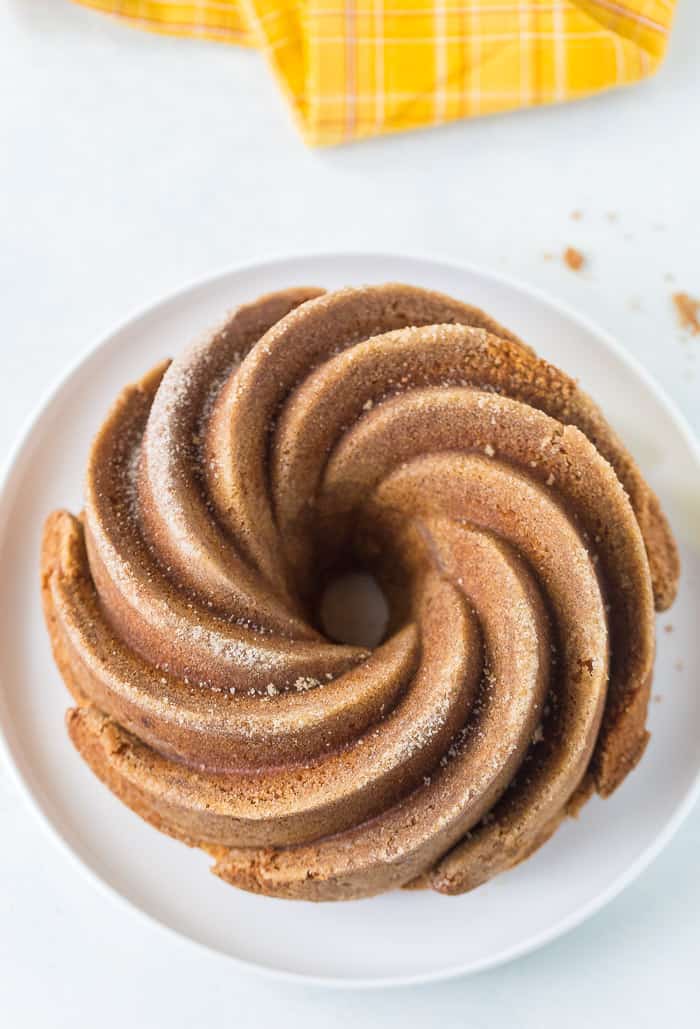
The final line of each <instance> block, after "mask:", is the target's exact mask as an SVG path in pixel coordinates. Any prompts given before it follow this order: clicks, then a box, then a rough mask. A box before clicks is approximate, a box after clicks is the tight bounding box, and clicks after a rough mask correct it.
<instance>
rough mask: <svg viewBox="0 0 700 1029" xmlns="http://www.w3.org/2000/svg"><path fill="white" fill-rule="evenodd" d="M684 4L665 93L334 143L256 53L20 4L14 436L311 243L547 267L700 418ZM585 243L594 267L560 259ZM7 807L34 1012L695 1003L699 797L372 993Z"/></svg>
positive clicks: (6, 1020)
mask: <svg viewBox="0 0 700 1029" xmlns="http://www.w3.org/2000/svg"><path fill="white" fill-rule="evenodd" d="M679 7H680V10H679V12H678V17H677V25H676V31H675V35H674V38H673V44H672V47H671V52H670V55H669V57H668V60H667V63H666V64H665V66H664V67H663V69H662V70H661V72H660V73H659V75H658V76H657V77H656V78H655V79H654V80H652V81H650V82H649V83H647V84H644V85H643V86H641V87H637V88H634V89H631V90H628V91H625V92H618V93H617V94H614V95H612V94H611V95H608V96H606V97H602V98H596V99H594V100H591V101H587V102H583V103H580V104H578V105H576V106H569V107H566V108H560V109H548V110H541V111H536V112H528V113H524V114H517V115H512V116H510V115H509V116H503V117H499V118H493V119H489V120H484V121H481V122H472V123H462V124H456V125H452V126H448V127H444V128H438V129H434V130H431V131H427V132H423V133H419V134H413V135H407V136H404V137H401V138H394V139H391V140H382V141H373V142H369V143H363V144H356V145H354V146H352V147H346V148H338V149H333V150H325V151H316V152H314V151H310V150H307V149H305V148H304V146H303V144H302V143H301V142H300V140H299V139H298V137H297V135H296V133H295V130H294V128H293V127H292V125H291V123H290V120H289V118H288V115H287V112H286V110H285V109H284V104H283V101H282V100H281V98H280V96H279V95H278V92H277V89H276V86H275V85H274V83H273V82H272V80H271V79H270V77H269V75H268V72H267V69H266V68H265V67H264V66H263V64H262V62H261V60H260V59H259V57H258V56H257V55H256V54H253V53H248V52H242V51H237V50H236V49H233V48H229V47H226V46H220V45H216V44H211V43H199V42H193V41H187V40H174V39H167V38H164V37H158V36H150V35H146V34H141V33H139V32H135V31H133V30H131V29H129V28H126V27H124V26H122V25H120V24H116V23H114V22H112V21H110V20H109V19H106V18H104V17H102V16H100V15H97V14H93V13H92V12H89V11H86V10H84V9H81V8H78V7H73V6H72V5H70V4H68V3H66V2H64V0H1V2H0V96H1V97H2V99H1V100H0V296H1V297H2V316H3V326H2V336H0V350H1V356H2V361H3V377H2V379H1V380H0V401H1V402H0V456H1V457H4V455H5V454H6V452H7V450H8V448H9V446H10V444H11V441H12V439H13V437H14V436H15V435H16V433H17V431H18V427H19V425H20V423H21V422H22V420H23V419H24V418H25V416H26V415H27V414H28V412H29V411H30V410H31V409H32V407H33V405H34V404H35V401H36V399H37V398H38V396H39V395H40V394H41V393H42V392H43V391H44V390H45V388H46V387H47V386H48V385H49V384H50V383H51V382H52V380H53V379H54V378H55V377H56V376H57V375H59V374H60V373H61V372H62V371H63V370H64V368H65V366H66V364H67V363H68V362H70V361H73V359H74V358H75V356H76V355H77V354H79V353H80V351H81V350H83V349H84V348H85V347H86V346H88V344H90V343H91V342H92V341H93V340H95V339H96V338H98V337H99V336H100V335H101V334H103V333H104V332H105V331H106V330H107V329H109V328H110V327H111V326H112V325H113V324H114V323H115V322H117V321H120V320H122V319H123V318H124V317H125V315H126V314H128V313H129V312H130V311H131V310H133V309H134V308H136V307H139V306H140V305H143V304H145V303H147V302H148V301H150V300H151V299H152V298H155V297H156V296H158V295H159V294H162V293H164V292H168V291H170V290H172V289H174V288H176V287H178V286H179V285H181V284H182V283H183V282H184V281H186V280H190V279H192V278H195V277H199V276H202V275H205V274H206V273H208V272H209V271H211V270H213V269H217V268H220V267H222V266H224V265H228V264H235V263H240V262H246V261H248V260H251V259H255V258H260V257H264V256H269V255H271V254H274V253H281V252H284V253H288V252H293V251H303V250H310V249H316V250H320V249H392V250H402V251H413V252H418V253H426V252H427V253H432V252H434V253H440V254H443V255H445V256H448V257H452V258H455V259H458V260H466V261H470V262H474V263H478V264H481V265H483V266H486V267H491V268H494V269H496V270H502V271H506V272H508V273H509V274H512V275H513V276H515V277H517V278H520V279H523V280H526V281H528V282H531V283H533V284H535V285H538V286H540V287H543V288H545V289H547V290H549V291H550V292H552V293H553V294H555V295H557V296H559V297H561V298H562V299H565V300H567V301H568V302H570V303H571V304H572V305H574V306H575V307H577V308H579V309H580V310H581V311H583V312H585V313H586V314H588V315H589V316H591V317H592V318H594V319H595V320H597V321H598V322H600V324H602V325H603V326H605V327H606V328H607V329H609V330H611V331H612V332H613V333H615V334H616V335H617V336H618V338H619V339H620V340H621V341H622V342H623V343H624V344H625V346H627V347H628V348H629V349H630V350H631V351H632V352H633V353H634V354H635V355H636V356H637V357H638V358H639V359H640V361H641V362H642V363H643V364H644V365H645V366H646V367H647V368H648V369H649V370H650V371H651V372H652V373H653V374H654V375H655V376H656V378H657V379H658V380H659V381H660V382H661V383H662V385H663V386H664V387H665V389H666V390H667V391H668V393H669V394H670V395H671V396H672V397H673V398H674V399H675V400H676V402H677V403H678V405H679V406H680V408H681V409H682V410H683V411H684V412H685V414H686V416H687V417H688V418H689V419H690V421H691V422H692V423H693V425H694V428H695V430H696V431H700V378H699V376H700V367H699V366H700V361H699V360H698V355H699V354H700V339H696V340H694V341H693V340H689V339H688V338H687V337H686V338H683V336H682V334H681V333H680V331H679V329H678V326H677V323H676V320H675V317H674V313H673V309H672V305H671V300H670V295H671V292H672V291H673V290H674V289H685V290H687V291H688V292H690V293H693V292H694V293H695V294H696V295H697V294H699V293H700V171H699V169H700V136H699V132H700V120H699V118H698V111H700V62H699V61H698V56H697V55H698V47H699V45H700V42H699V41H700V4H699V3H697V2H694V0H681V2H680V4H679ZM575 210H580V211H581V212H583V217H582V219H581V220H580V221H575V220H572V219H571V217H570V215H571V212H573V211H575ZM610 214H613V215H615V219H614V220H613V219H611V217H610ZM569 244H571V245H574V246H578V247H579V248H580V249H581V250H582V251H583V252H584V253H585V254H586V255H587V257H588V264H587V267H586V270H585V271H584V272H581V273H578V274H577V273H574V272H572V271H570V270H569V269H568V268H566V267H564V265H563V264H562V262H561V261H560V260H559V257H558V255H559V254H560V253H561V251H562V249H563V248H564V247H565V246H567V245H569ZM547 253H552V254H554V255H557V257H556V259H555V260H545V257H544V255H545V254H547ZM671 275H672V276H674V282H671V281H669V280H668V276H671ZM533 342H535V343H536V341H533ZM2 603H3V604H5V603H11V598H8V597H2ZM0 616H1V614H0ZM0 825H1V826H2V831H1V833H2V834H1V837H0V838H1V840H2V846H1V847H0V1023H1V1024H2V1025H4V1026H7V1027H8V1029H23V1027H32V1029H35V1027H42V1029H43V1027H51V1029H60V1027H63V1026H71V1027H72V1029H82V1027H88V1026H90V1027H92V1026H99V1027H105V1029H111V1027H117V1026H118V1027H119V1029H124V1027H125V1026H131V1025H133V1026H149V1027H156V1029H158V1027H161V1026H163V1027H165V1026H167V1027H168V1029H177V1027H180V1026H183V1027H184V1026H187V1027H189V1026H192V1025H195V1024H199V1025H213V1024H216V1025H235V1026H237V1027H240V1029H246V1027H248V1026H251V1027H252V1026H267V1025H270V1026H272V1025H277V1024H279V1023H282V1024H285V1025H288V1026H302V1025H303V1026H304V1027H305V1029H315V1027H321V1026H324V1027H325V1026H328V1025H329V1024H337V1025H350V1024H353V1025H362V1026H382V1027H383V1026H387V1027H392V1026H399V1025H400V1026H402V1027H409V1029H410V1027H411V1026H414V1025H415V1026H418V1025H438V1024H439V1025H443V1026H445V1027H452V1026H469V1027H480V1026H489V1027H496V1029H498V1027H500V1026H504V1027H505V1026H507V1027H512V1026H518V1027H523V1029H527V1027H531V1026H532V1027H535V1026H537V1027H538V1029H540V1027H544V1029H547V1027H549V1026H555V1025H557V1026H558V1025H559V1024H561V1023H562V1021H563V1023H564V1024H565V1025H567V1026H568V1027H578V1026H588V1025H590V1024H595V1025H596V1026H603V1027H607V1026H619V1025H625V1024H632V1019H633V1020H634V1024H635V1025H637V1026H656V1025H657V1024H667V1025H674V1026H680V1027H685V1026H691V1025H692V1026H695V1025H697V1020H696V1019H697V1009H696V1005H697V1000H698V967H699V966H698V958H700V873H699V871H698V858H697V855H698V851H699V850H700V810H697V809H696V810H695V812H694V813H693V814H692V815H691V817H690V818H689V820H688V821H687V822H686V824H685V826H684V827H683V828H682V829H681V831H680V832H679V833H678V835H677V837H676V838H675V839H674V840H673V842H672V843H671V844H670V846H669V847H668V849H667V850H666V851H665V852H664V853H663V854H662V856H661V857H660V858H659V859H658V860H657V861H656V862H655V863H654V865H653V866H652V867H651V868H650V869H648V870H647V871H646V872H645V873H644V874H643V875H642V877H641V878H640V879H639V880H638V881H637V882H636V883H635V884H634V885H633V886H632V887H630V888H629V889H628V890H627V891H626V892H625V893H624V894H623V895H622V896H621V897H619V898H618V899H617V900H616V901H614V902H613V903H612V904H610V906H609V907H608V908H607V909H606V910H605V911H603V912H602V913H600V914H598V915H597V916H596V917H595V918H593V919H592V920H591V921H589V922H588V923H587V924H586V925H584V926H583V927H581V928H579V929H578V930H576V931H574V932H573V933H571V934H570V935H569V936H567V937H565V938H564V939H562V940H560V941H558V942H557V943H554V944H552V945H550V946H549V947H547V948H545V949H544V950H542V951H540V952H539V953H537V954H535V955H533V956H531V957H528V958H526V959H523V960H520V961H518V962H516V963H514V964H511V965H509V966H507V967H505V968H502V969H498V970H495V971H493V972H490V973H486V974H482V975H479V976H475V977H472V978H470V979H464V980H461V981H459V980H458V981H455V982H451V983H447V984H442V985H438V986H431V987H421V988H413V989H410V990H393V991H383V992H373V993H349V992H333V991H328V990H320V989H315V988H314V989H309V988H303V987H296V986H290V985H277V984H276V983H274V982H271V981H269V980H267V979H263V978H261V977H258V976H255V975H249V974H242V973H240V972H239V971H238V970H237V969H235V968H234V967H232V966H231V964H230V963H229V962H227V961H226V960H225V959H224V958H217V957H212V956H207V955H204V954H202V953H200V952H199V951H198V950H196V949H195V948H193V947H191V946H190V945H188V944H187V943H186V942H184V941H183V942H179V941H178V940H176V939H173V938H171V937H170V936H168V935H166V934H165V933H164V932H163V931H161V930H159V929H158V928H156V927H154V926H153V927H152V926H149V925H147V924H144V922H143V921H142V920H140V919H139V918H137V917H136V916H135V915H132V914H130V913H128V912H126V911H124V910H122V909H121V908H119V907H117V906H116V905H115V904H114V903H113V902H111V901H110V900H109V899H107V898H106V897H105V896H103V895H101V894H99V893H98V892H96V890H95V889H94V888H93V887H92V886H91V885H90V884H88V883H87V882H85V881H84V880H83V879H82V877H81V875H80V873H79V872H78V871H77V870H76V869H75V868H74V867H73V866H72V865H71V864H69V863H68V861H67V860H66V859H65V858H64V857H63V856H62V855H61V854H60V853H58V852H57V851H56V850H55V849H54V847H53V845H52V844H51V843H50V842H49V841H48V840H47V839H46V838H45V836H44V834H43V832H42V831H41V829H40V828H39V826H38V825H37V824H36V823H35V820H34V818H33V816H32V815H31V813H30V812H29V811H27V810H26V809H25V806H24V803H23V802H22V800H21V798H20V797H19V795H18V793H17V792H16V789H15V787H14V785H13V784H12V782H11V780H10V778H9V776H8V774H7V772H6V770H5V769H4V768H2V767H0ZM468 931H469V927H468V926H465V932H468ZM320 942H321V943H322V941H320Z"/></svg>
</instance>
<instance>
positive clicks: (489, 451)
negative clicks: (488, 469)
mask: <svg viewBox="0 0 700 1029" xmlns="http://www.w3.org/2000/svg"><path fill="white" fill-rule="evenodd" d="M484 453H485V454H486V456H487V457H493V455H494V454H495V453H496V451H495V450H494V449H493V447H492V446H491V444H490V443H487V444H486V446H485V447H484Z"/></svg>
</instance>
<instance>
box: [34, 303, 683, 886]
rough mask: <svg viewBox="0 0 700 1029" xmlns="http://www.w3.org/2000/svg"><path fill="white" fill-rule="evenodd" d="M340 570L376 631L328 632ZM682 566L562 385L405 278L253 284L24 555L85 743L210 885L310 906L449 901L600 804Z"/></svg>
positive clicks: (93, 762)
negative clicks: (192, 853)
mask: <svg viewBox="0 0 700 1029" xmlns="http://www.w3.org/2000/svg"><path fill="white" fill-rule="evenodd" d="M353 569H354V570H358V569H362V570H364V571H366V572H368V573H371V575H372V576H374V578H375V579H376V582H377V583H378V584H379V586H380V587H381V590H382V592H383V595H384V597H385V598H386V603H387V608H388V620H387V626H386V630H385V632H384V635H383V637H382V639H381V640H380V642H379V644H378V645H377V646H374V647H362V646H356V645H350V644H348V643H344V642H342V641H341V642H339V641H338V639H336V640H333V639H330V638H328V633H327V632H326V633H324V631H323V629H322V625H323V622H322V620H321V618H320V615H319V610H320V604H321V597H322V595H323V591H324V589H326V588H327V586H328V584H329V583H332V582H334V581H337V579H338V576H340V575H341V574H344V573H346V572H347V571H348V570H353ZM678 573H679V569H678V558H677V553H676V548H675V545H674V541H673V538H672V536H671V533H670V531H669V527H668V524H667V522H666V519H665V518H664V515H663V513H662V511H661V508H660V506H659V503H658V501H657V499H656V497H655V496H654V494H653V493H652V492H651V490H650V489H649V487H648V486H647V485H646V483H645V482H644V480H643V478H642V476H641V475H640V472H639V470H638V468H637V466H636V465H635V463H634V461H633V459H632V458H631V456H630V455H629V454H628V452H627V451H626V450H625V448H624V446H623V444H622V443H621V442H620V440H619V439H618V437H617V436H616V434H615V433H614V432H613V430H612V429H611V428H610V426H609V425H608V423H607V422H606V421H605V419H604V418H603V416H602V414H601V412H600V411H599V409H598V408H597V407H596V406H595V404H594V403H593V402H592V401H591V400H590V399H589V397H588V396H586V394H585V393H583V391H582V390H581V389H579V388H578V386H577V385H576V383H575V382H574V381H573V380H572V379H570V378H569V377H568V376H566V375H565V374H564V373H563V372H561V371H559V370H558V369H557V368H555V367H553V366H552V365H550V364H548V363H546V362H545V361H543V360H541V359H539V358H538V357H537V356H536V354H535V352H534V351H533V350H532V349H531V348H530V347H529V346H527V345H526V344H525V343H523V342H521V341H520V340H519V339H518V338H517V337H516V336H514V335H513V334H512V333H511V332H509V331H508V330H506V329H505V328H503V327H502V326H500V325H498V324H497V323H496V322H495V321H493V320H492V319H491V318H489V317H488V316H487V315H486V314H484V313H483V312H482V311H479V310H477V309H476V308H473V307H470V306H468V305H467V304H464V303H461V302H459V301H457V300H453V299H451V298H449V297H446V296H442V295H439V294H437V293H433V292H429V291H426V290H423V289H418V288H414V287H409V286H404V285H385V286H372V287H365V288H359V289H343V290H339V291H337V292H332V293H324V292H323V291H322V290H319V289H290V290H287V291H284V292H280V293H276V294H271V295H268V296H264V297H262V298H261V299H259V300H257V301H256V302H254V303H252V304H250V305H247V306H244V307H241V308H240V309H238V310H237V311H236V312H235V313H234V314H233V315H232V316H231V317H230V318H229V320H228V321H227V322H226V323H225V324H224V325H223V326H222V327H221V328H220V329H218V331H216V332H214V333H213V335H211V336H210V337H208V338H206V339H204V340H203V341H200V342H197V343H196V344H195V345H194V346H193V347H191V348H190V349H189V350H188V351H187V352H186V353H184V354H183V355H182V356H181V357H179V358H178V359H176V360H174V361H173V362H172V363H171V364H168V363H164V364H162V365H160V366H158V367H157V368H155V369H153V371H151V372H149V373H148V374H147V375H146V376H145V378H143V379H142V380H141V381H140V382H138V383H137V384H136V385H132V386H128V387H127V388H126V389H125V390H124V391H123V392H122V393H121V394H120V396H119V397H118V398H117V400H116V403H115V404H114V406H113V408H112V410H111V412H110V413H109V415H108V417H107V420H106V421H105V423H104V424H103V426H102V428H101V429H100V431H99V433H98V435H97V438H96V440H95V442H94V445H93V447H92V451H91V454H90V458H89V464H88V470H87V483H86V495H85V509H84V511H83V513H82V514H81V515H80V516H79V517H74V516H73V515H71V514H69V513H67V512H65V511H57V512H54V513H53V514H51V515H50V517H49V519H48V521H47V524H46V528H45V533H44V539H43V551H42V585H43V597H44V607H45V613H46V620H47V624H48V628H49V633H50V636H51V642H52V646H53V651H54V655H55V659H56V662H57V665H58V668H59V670H60V672H61V674H62V676H63V678H64V680H65V682H66V684H67V686H68V689H69V690H70V692H71V694H72V696H73V698H74V701H75V704H76V706H75V707H74V708H72V709H71V710H70V711H69V712H68V718H67V722H68V732H69V734H70V737H71V739H72V741H73V743H74V744H75V746H76V748H77V749H78V751H79V753H80V754H81V755H82V757H83V758H84V759H85V761H87V763H88V764H89V765H90V767H91V768H92V769H93V771H94V772H95V774H96V775H97V776H98V777H99V778H100V779H101V780H102V781H103V782H105V783H106V784H107V785H108V786H109V787H110V789H111V790H112V791H113V792H114V793H115V794H116V795H117V796H118V797H119V798H121V800H122V801H123V802H124V803H125V804H127V805H128V806H129V807H130V808H132V809H133V810H134V811H135V812H137V813H138V814H139V815H141V816H142V817H143V818H145V819H146V820H147V821H149V822H150V823H152V824H153V825H154V826H156V827H157V828H158V829H160V830H162V831H163V832H166V833H169V834H171V835H172V836H175V837H177V838H178V839H180V840H183V841H184V842H186V843H188V844H190V845H194V846H197V847H201V848H202V849H203V850H205V851H206V852H207V853H208V854H209V855H211V856H212V857H213V859H214V865H213V871H214V872H215V873H216V874H217V875H219V876H220V877H221V878H222V879H224V880H226V881H227V882H229V883H232V884H234V885H236V886H239V887H242V888H243V889H247V890H252V891H255V892H259V893H265V894H270V895H274V896H278V897H289V898H304V899H308V900H340V899H348V898H353V897H361V896H368V895H371V894H375V893H379V892H381V891H384V890H389V889H392V888H395V887H410V888H418V887H431V888H433V889H435V890H438V891H440V892H442V893H450V894H452V893H461V892H463V891H466V890H470V889H472V888H474V887H475V886H478V885H479V884H481V883H483V882H485V881H486V880H488V879H490V878H491V877H493V876H495V875H497V874H498V873H499V872H502V871H504V870H505V869H508V868H510V867H512V866H513V865H515V864H516V863H517V862H519V861H521V860H522V859H524V858H526V857H527V856H528V855H529V854H531V853H532V852H533V851H534V850H535V849H536V848H537V847H539V846H540V844H541V843H543V842H544V841H545V840H546V839H547V838H548V837H549V836H550V835H551V834H552V832H553V831H554V830H555V828H556V827H557V825H558V824H559V822H560V821H561V819H562V818H563V817H564V816H565V815H566V814H567V813H575V812H576V811H577V810H578V808H579V807H580V806H581V804H582V803H583V802H584V801H585V800H586V799H587V798H588V797H589V796H590V794H591V793H592V792H594V791H597V792H598V793H599V794H600V795H601V796H603V797H606V796H608V794H610V793H611V792H612V791H613V790H614V789H615V788H616V787H617V786H618V785H619V784H620V782H621V781H622V780H623V779H624V778H625V776H626V775H627V774H628V772H629V771H630V770H631V769H632V768H633V767H634V766H635V764H636V762H637V761H638V760H639V758H640V756H641V754H642V752H643V751H644V748H645V746H646V743H647V739H648V733H647V730H646V728H645V721H646V712H647V703H648V700H649V691H650V685H651V678H652V666H653V660H654V638H655V629H654V607H655V606H656V608H657V609H659V610H660V609H664V608H666V607H668V606H669V605H670V604H671V603H672V601H673V598H674V593H675V590H676V585H677V580H678ZM339 638H340V634H339Z"/></svg>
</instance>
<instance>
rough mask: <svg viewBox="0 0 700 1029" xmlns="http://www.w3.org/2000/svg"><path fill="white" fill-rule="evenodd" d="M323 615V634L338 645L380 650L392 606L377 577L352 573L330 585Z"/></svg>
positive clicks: (321, 614)
mask: <svg viewBox="0 0 700 1029" xmlns="http://www.w3.org/2000/svg"><path fill="white" fill-rule="evenodd" d="M319 615H320V618H321V625H322V627H323V631H324V632H325V633H326V635H327V636H328V637H329V638H330V639H332V640H334V641H335V642H336V643H349V644H351V645H352V646H355V647H376V646H377V644H378V643H380V642H381V640H382V639H383V637H384V633H385V631H386V625H387V621H388V619H389V606H388V604H387V602H386V598H385V596H384V594H383V593H382V591H381V589H380V587H379V584H378V583H377V580H376V579H375V578H374V576H372V575H370V574H369V573H367V572H348V573H347V574H345V575H340V576H339V577H338V578H337V579H333V580H332V581H331V582H330V583H329V584H328V586H326V588H325V590H324V591H323V595H322V597H321V604H320V609H319Z"/></svg>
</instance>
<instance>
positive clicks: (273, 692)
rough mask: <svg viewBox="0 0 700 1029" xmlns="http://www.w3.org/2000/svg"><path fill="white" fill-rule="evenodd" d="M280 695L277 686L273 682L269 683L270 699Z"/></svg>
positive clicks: (268, 693) (268, 692)
mask: <svg viewBox="0 0 700 1029" xmlns="http://www.w3.org/2000/svg"><path fill="white" fill-rule="evenodd" d="M278 693H279V690H278V689H277V687H276V686H275V684H274V683H273V682H268V684H267V695H268V696H269V697H276V696H277V694H278Z"/></svg>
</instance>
